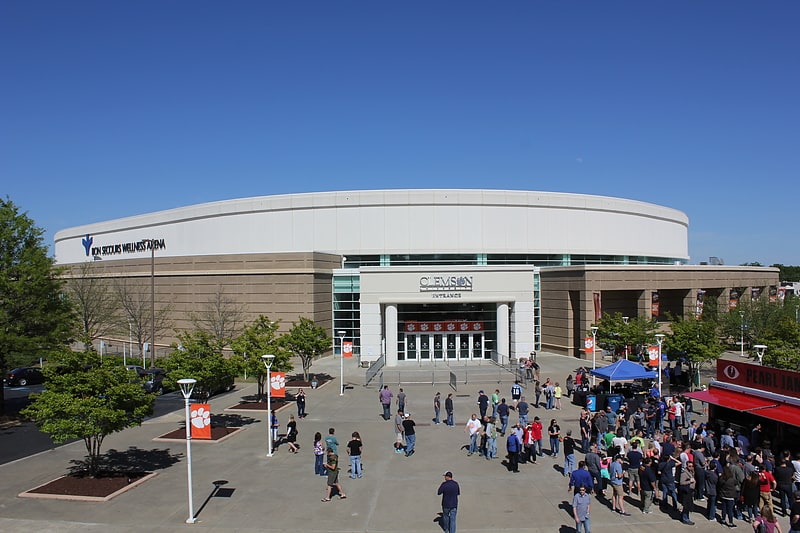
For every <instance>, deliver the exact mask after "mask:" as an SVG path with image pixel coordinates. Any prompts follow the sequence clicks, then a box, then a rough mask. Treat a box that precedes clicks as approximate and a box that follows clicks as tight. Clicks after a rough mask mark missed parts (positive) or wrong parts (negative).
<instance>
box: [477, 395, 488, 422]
mask: <svg viewBox="0 0 800 533" xmlns="http://www.w3.org/2000/svg"><path fill="white" fill-rule="evenodd" d="M488 410H489V397H488V396H486V393H485V392H483V390H481V391H480V392H478V411H480V413H481V420H483V418H484V417H485V416H486V411H488Z"/></svg>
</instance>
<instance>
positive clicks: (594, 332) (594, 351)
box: [592, 326, 600, 387]
mask: <svg viewBox="0 0 800 533" xmlns="http://www.w3.org/2000/svg"><path fill="white" fill-rule="evenodd" d="M598 329H600V328H598V327H597V326H592V372H593V373H592V387H594V371H595V370H596V369H597V330H598Z"/></svg>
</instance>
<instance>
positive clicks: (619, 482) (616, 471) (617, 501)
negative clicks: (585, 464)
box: [608, 454, 631, 516]
mask: <svg viewBox="0 0 800 533" xmlns="http://www.w3.org/2000/svg"><path fill="white" fill-rule="evenodd" d="M622 459H623V456H622V455H619V454H618V455H616V456H615V457H614V460H613V461H612V462H611V465H610V466H609V468H608V474H609V476H610V477H611V507H612V509H613V510H614V511H616V512H618V513H619V514H621V515H622V516H630V515H631V514H630V513H628V512H625V487H624V485H623V483H624V480H623V469H622Z"/></svg>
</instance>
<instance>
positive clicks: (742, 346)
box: [739, 311, 744, 357]
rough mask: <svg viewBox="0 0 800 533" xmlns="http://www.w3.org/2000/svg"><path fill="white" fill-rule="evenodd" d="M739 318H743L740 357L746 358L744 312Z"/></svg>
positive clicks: (741, 312)
mask: <svg viewBox="0 0 800 533" xmlns="http://www.w3.org/2000/svg"><path fill="white" fill-rule="evenodd" d="M739 317H740V318H741V320H740V322H741V327H742V337H741V339H740V340H741V342H740V343H739V357H744V311H739Z"/></svg>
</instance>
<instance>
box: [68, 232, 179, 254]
mask: <svg viewBox="0 0 800 533" xmlns="http://www.w3.org/2000/svg"><path fill="white" fill-rule="evenodd" d="M81 244H82V245H83V250H84V252H85V253H86V257H104V256H108V255H121V254H135V253H139V252H145V251H150V250H163V249H165V248H166V247H167V244H166V242H165V241H164V239H141V240H139V241H131V242H120V243H115V244H108V245H103V246H94V237H92V236H91V235H88V234H87V235H86V236H85V237H84V238H83V239H81Z"/></svg>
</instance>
